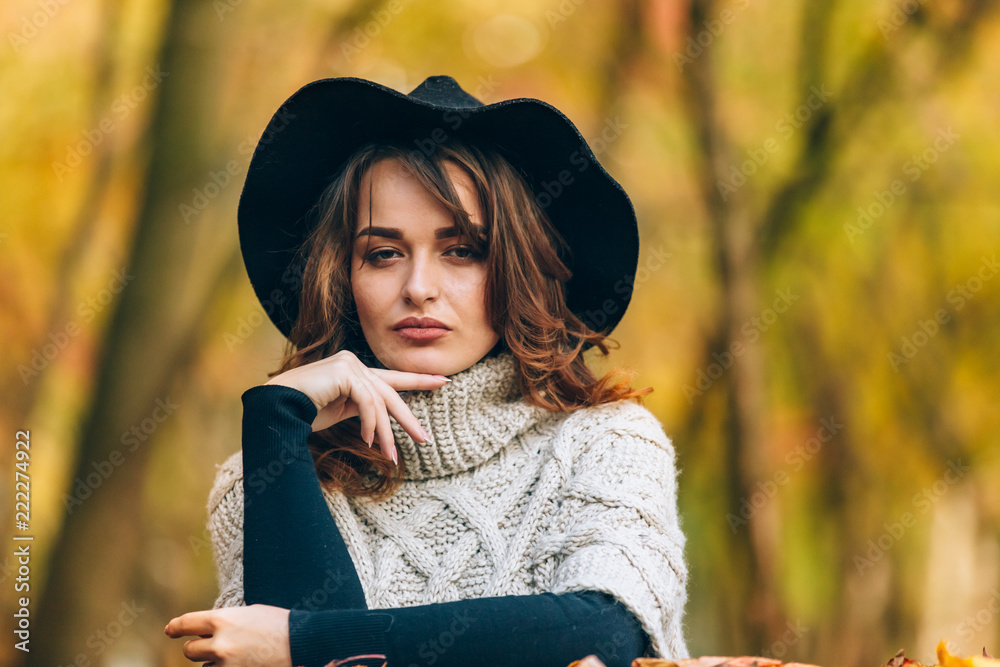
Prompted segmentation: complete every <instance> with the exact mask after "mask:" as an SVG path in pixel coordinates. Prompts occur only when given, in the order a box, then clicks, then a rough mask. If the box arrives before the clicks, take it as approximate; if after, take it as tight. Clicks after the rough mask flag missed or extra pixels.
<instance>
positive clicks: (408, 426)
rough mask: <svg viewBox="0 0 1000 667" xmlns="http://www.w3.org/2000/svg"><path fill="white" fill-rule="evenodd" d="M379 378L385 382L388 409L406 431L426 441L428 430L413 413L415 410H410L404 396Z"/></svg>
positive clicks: (414, 438) (420, 440) (417, 439)
mask: <svg viewBox="0 0 1000 667" xmlns="http://www.w3.org/2000/svg"><path fill="white" fill-rule="evenodd" d="M378 380H379V381H381V382H382V383H383V387H384V389H383V394H382V395H383V397H384V399H385V402H386V409H387V410H388V411H389V414H391V415H392V416H393V418H394V419H395V420H396V421H397V422H398V423H399V425H400V426H401V427H402V428H403V430H404V431H406V432H407V433H408V434H409V435H410V437H411V438H413V440H414V441H415V442H424V441H425V440H426V438H425V433H426V431H425V429H424V428H423V425H421V423H420V422H419V421H418V420H417V418H416V417H415V416H414V415H413V412H412V411H411V410H410V406H408V405H407V404H406V403H405V402H404V401H403V399H402V397H400V395H399V394H398V393H396V390H395V389H393V388H392V387H391V386H389V385H388V384H387V383H385V381H384V380H382V379H381V378H379V379H378ZM390 430H391V427H390Z"/></svg>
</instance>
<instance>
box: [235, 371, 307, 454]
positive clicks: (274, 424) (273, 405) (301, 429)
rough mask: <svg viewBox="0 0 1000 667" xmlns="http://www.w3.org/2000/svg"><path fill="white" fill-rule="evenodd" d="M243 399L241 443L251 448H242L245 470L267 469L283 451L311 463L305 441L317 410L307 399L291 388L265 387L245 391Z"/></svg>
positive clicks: (260, 386)
mask: <svg viewBox="0 0 1000 667" xmlns="http://www.w3.org/2000/svg"><path fill="white" fill-rule="evenodd" d="M242 400H243V433H244V443H245V445H246V444H251V445H252V446H251V447H246V446H245V447H244V451H243V457H244V465H245V470H246V469H253V468H255V467H257V466H264V467H266V466H267V465H268V463H269V462H271V461H273V460H275V459H276V458H279V459H280V456H281V455H282V453H283V452H287V453H288V454H291V455H292V456H294V457H295V458H299V459H302V460H303V461H309V462H310V463H311V462H312V457H311V455H310V454H309V449H308V447H307V446H306V444H305V441H306V438H307V437H308V436H309V434H310V433H312V423H313V421H315V420H316V415H317V414H318V411H317V410H316V405H315V403H313V402H312V399H311V398H309V396H307V395H306V394H305V393H303V392H301V391H299V390H298V389H293V388H292V387H286V386H285V385H280V384H268V385H258V386H256V387H251V388H250V389H247V390H246V391H245V392H243V396H242ZM246 434H253V435H252V436H250V437H248V436H247V435H246ZM248 464H249V465H248Z"/></svg>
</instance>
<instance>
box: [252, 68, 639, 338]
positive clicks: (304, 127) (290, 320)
mask: <svg viewBox="0 0 1000 667" xmlns="http://www.w3.org/2000/svg"><path fill="white" fill-rule="evenodd" d="M452 136H454V137H455V138H458V139H461V140H465V141H466V142H471V143H475V144H483V145H488V146H490V147H492V148H493V149H495V150H497V151H499V152H500V153H501V155H503V156H504V157H505V158H506V159H507V160H508V161H510V162H511V164H512V165H513V166H514V167H515V168H516V169H518V170H519V171H520V173H521V174H522V175H523V176H524V178H525V179H526V181H527V183H528V185H529V186H530V187H531V189H532V191H533V192H534V193H535V198H536V201H537V202H538V203H539V204H540V205H541V207H542V209H543V210H544V211H545V212H546V214H547V215H548V216H549V218H550V220H551V221H552V223H553V224H554V225H555V227H556V229H557V230H558V231H559V233H560V234H561V235H562V237H563V238H564V239H565V240H566V242H567V245H568V246H569V248H570V251H571V254H570V256H565V255H564V253H560V258H561V259H562V260H563V261H564V262H565V264H566V265H567V267H568V268H569V269H570V271H571V272H572V274H573V275H572V277H571V278H570V280H569V282H568V283H567V286H566V290H567V292H566V298H567V306H568V307H569V309H570V310H571V311H572V312H573V313H574V314H575V315H576V316H577V317H579V318H580V319H581V320H583V322H584V323H585V324H587V326H589V327H590V328H591V329H593V330H595V331H599V332H601V333H604V334H608V333H610V332H611V330H612V329H614V327H615V326H616V325H617V324H618V322H619V321H620V320H621V318H622V316H623V315H624V314H625V310H626V308H627V307H628V304H629V301H630V299H631V296H632V289H633V284H634V280H635V272H636V266H637V264H638V259H639V230H638V225H637V222H636V217H635V211H634V209H633V207H632V202H631V201H630V200H629V197H628V195H627V194H626V193H625V190H624V189H623V188H622V187H621V185H619V184H618V183H617V182H616V181H615V180H614V179H613V178H612V177H611V176H610V175H609V174H608V173H607V172H606V171H605V170H604V168H603V167H602V166H601V164H600V162H598V160H597V157H596V156H595V155H594V152H593V151H592V150H591V148H590V147H589V146H588V145H587V142H586V140H585V139H584V138H583V136H582V135H581V134H580V132H579V130H577V128H576V126H575V125H574V124H573V123H572V121H570V120H569V118H567V117H566V116H565V115H563V113H562V112H560V111H559V110H558V109H556V108H555V107H553V106H551V105H549V104H547V103H545V102H543V101H541V100H536V99H532V98H518V99H510V100H503V101H500V102H496V103H494V104H483V103H482V102H480V101H479V100H478V99H476V98H475V97H473V96H472V95H470V94H468V93H466V92H465V91H464V90H462V88H461V87H460V86H459V85H458V83H457V82H456V81H455V80H454V79H453V78H451V77H450V76H431V77H428V78H427V79H426V80H424V82H423V83H421V84H420V85H419V86H417V88H416V89H414V90H413V92H411V93H410V94H408V95H404V94H402V93H400V92H397V91H395V90H392V89H391V88H387V87H385V86H383V85H380V84H378V83H375V82H372V81H367V80H365V79H358V78H353V77H341V78H332V79H320V80H318V81H313V82H312V83H309V84H306V85H305V86H303V87H302V88H300V89H299V90H298V91H297V92H295V93H294V94H293V95H292V96H291V97H289V98H288V99H287V100H285V102H284V103H283V104H282V105H281V107H280V108H279V109H278V110H277V111H276V112H275V114H274V116H273V117H272V118H271V120H270V122H269V123H268V126H267V128H266V129H265V131H264V133H263V134H262V136H261V138H260V140H259V142H258V144H257V147H256V149H255V150H254V153H253V157H252V158H251V160H250V166H249V168H248V171H247V177H246V182H245V183H244V185H243V191H242V193H241V194H240V201H239V207H238V211H237V219H238V225H239V237H240V249H241V251H242V253H243V261H244V264H245V265H246V270H247V275H248V276H249V278H250V283H251V285H253V288H254V292H255V293H256V294H257V298H258V299H260V301H261V304H262V305H263V306H264V309H265V311H266V312H267V314H268V316H269V317H270V318H271V321H272V322H274V324H275V326H276V327H277V328H278V329H279V330H280V331H281V332H282V333H283V334H285V336H286V337H287V336H288V335H289V332H290V331H291V329H292V326H293V325H294V323H295V320H296V318H297V316H298V307H299V292H300V289H301V274H300V272H301V265H300V264H296V253H297V252H298V250H299V247H300V246H301V245H302V243H303V242H304V240H305V238H306V236H307V235H308V233H309V231H310V228H309V226H310V225H311V224H313V221H314V216H311V215H308V214H309V212H310V209H312V208H313V206H314V205H315V203H316V202H317V200H318V199H319V197H320V195H321V193H322V192H323V190H324V189H325V188H326V186H327V185H328V184H329V183H330V182H331V181H332V180H333V178H334V177H335V176H336V175H337V174H338V172H339V171H340V170H341V169H342V168H343V166H344V164H345V163H346V161H347V159H348V158H349V157H350V156H351V155H352V154H353V153H354V152H355V151H356V150H357V149H358V148H360V147H361V146H362V145H363V144H365V143H367V142H369V141H372V140H377V139H389V140H397V141H398V140H404V141H407V142H409V143H411V144H412V145H413V147H414V149H416V150H423V151H425V152H428V151H429V150H430V149H431V148H433V146H434V144H436V143H441V142H443V141H444V140H445V139H446V138H448V137H452ZM299 260H300V261H301V258H299ZM529 287H530V286H529Z"/></svg>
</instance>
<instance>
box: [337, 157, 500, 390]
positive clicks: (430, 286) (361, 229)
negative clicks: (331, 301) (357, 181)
mask: <svg viewBox="0 0 1000 667" xmlns="http://www.w3.org/2000/svg"><path fill="white" fill-rule="evenodd" d="M445 164H446V172H447V174H448V176H449V177H450V178H451V182H452V184H453V185H454V187H455V190H456V192H457V193H458V196H459V199H460V200H461V202H462V205H463V207H464V208H465V210H466V211H468V213H469V215H470V218H471V220H472V222H473V224H476V225H482V224H483V222H482V213H481V211H480V209H479V205H478V201H477V198H476V196H475V193H474V191H473V186H472V182H471V180H470V179H469V177H468V175H466V174H465V172H464V171H462V170H461V169H460V168H459V167H458V166H457V165H455V164H452V163H451V162H447V163H445ZM371 175H374V184H373V187H372V196H371V217H372V220H371V228H369V219H368V208H369V201H368V188H369V183H368V178H369V176H371ZM359 209H360V210H359V211H358V221H357V225H356V227H355V230H354V249H353V252H352V258H351V289H352V291H353V294H354V302H355V304H356V305H357V309H358V319H359V320H360V323H361V328H362V331H363V332H364V335H365V339H366V340H367V341H368V346H369V347H371V350H372V352H374V353H375V356H376V357H378V359H379V361H381V362H382V363H383V364H384V365H385V366H386V368H389V369H392V370H399V371H410V372H416V373H437V374H441V375H451V374H454V373H457V372H459V371H462V370H465V369H466V368H468V367H469V366H471V365H473V364H474V363H476V362H477V361H479V360H480V359H482V358H483V357H484V356H485V355H486V353H487V352H489V351H490V350H491V349H492V348H493V346H494V345H495V344H496V343H497V341H498V340H499V338H500V337H499V335H498V334H497V333H496V332H495V331H493V329H492V328H491V327H490V324H489V318H488V316H487V312H486V298H485V279H486V265H485V263H484V259H483V258H482V257H479V256H477V255H475V254H473V251H472V248H471V244H470V239H467V238H464V237H461V236H457V234H458V233H459V230H458V228H457V227H455V224H454V220H453V219H452V216H451V214H450V213H449V212H448V210H447V209H446V208H444V206H442V205H441V204H440V203H439V202H438V201H437V200H436V199H435V198H434V197H433V196H432V195H431V194H430V193H429V192H427V191H426V190H425V189H424V188H423V186H422V185H421V184H420V182H419V181H417V180H416V178H415V177H413V176H411V175H410V174H409V173H408V172H407V171H406V170H405V169H404V168H403V166H402V165H401V164H400V163H399V162H397V161H396V160H383V161H381V162H379V163H377V164H376V165H375V166H374V167H373V168H372V169H371V171H370V172H369V174H368V175H367V176H366V177H365V179H364V180H363V181H362V183H361V197H360V205H359ZM369 234H370V236H369ZM366 245H367V246H368V247H367V254H365V249H366ZM365 259H367V260H368V261H366V262H364V264H362V260H365ZM411 317H413V318H419V319H424V318H432V319H433V320H436V321H437V322H438V324H434V325H433V326H431V327H426V328H416V327H403V328H400V325H401V323H402V322H403V320H405V319H406V318H411ZM423 324H427V323H423ZM431 324H433V323H431Z"/></svg>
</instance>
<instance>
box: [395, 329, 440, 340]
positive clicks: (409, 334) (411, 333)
mask: <svg viewBox="0 0 1000 667" xmlns="http://www.w3.org/2000/svg"><path fill="white" fill-rule="evenodd" d="M394 331H395V332H396V333H398V334H399V335H400V336H402V337H403V338H406V339H408V340H433V339H435V338H440V337H441V336H443V335H445V334H446V333H448V329H441V328H438V327H403V328H402V329H395V330H394Z"/></svg>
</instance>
